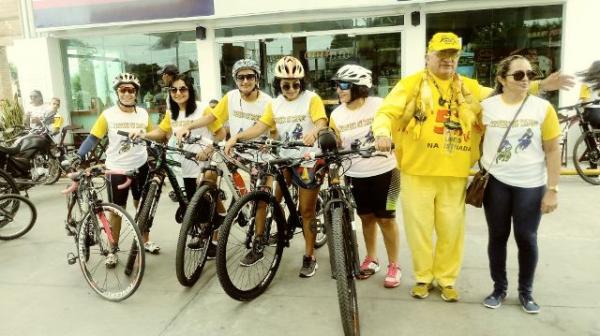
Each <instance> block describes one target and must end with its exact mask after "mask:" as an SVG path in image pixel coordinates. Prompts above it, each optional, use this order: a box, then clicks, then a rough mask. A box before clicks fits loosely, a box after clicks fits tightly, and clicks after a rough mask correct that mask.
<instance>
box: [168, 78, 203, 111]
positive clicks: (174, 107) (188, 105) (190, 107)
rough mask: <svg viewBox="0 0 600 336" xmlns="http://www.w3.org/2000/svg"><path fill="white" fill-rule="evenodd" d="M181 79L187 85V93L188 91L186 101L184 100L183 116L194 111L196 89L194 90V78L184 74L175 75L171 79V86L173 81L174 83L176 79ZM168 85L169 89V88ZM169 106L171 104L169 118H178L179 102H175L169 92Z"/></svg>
mask: <svg viewBox="0 0 600 336" xmlns="http://www.w3.org/2000/svg"><path fill="white" fill-rule="evenodd" d="M178 80H181V81H183V82H184V83H185V86H187V88H188V93H189V96H188V97H189V98H188V100H187V102H185V116H186V117H187V116H189V115H190V114H192V113H194V111H196V107H197V106H196V91H194V79H193V78H192V77H190V76H187V75H185V74H180V75H177V76H175V79H173V82H172V83H171V87H173V83H175V82H176V81H178ZM171 87H169V89H170V88H171ZM169 106H171V118H172V119H173V120H177V118H179V104H177V103H176V102H175V101H174V100H173V97H171V93H170V92H169Z"/></svg>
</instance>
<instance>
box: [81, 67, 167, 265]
mask: <svg viewBox="0 0 600 336" xmlns="http://www.w3.org/2000/svg"><path fill="white" fill-rule="evenodd" d="M113 89H114V90H115V91H116V93H117V104H116V105H115V106H112V107H110V108H108V109H106V110H104V111H102V113H101V114H100V116H99V117H98V119H97V120H96V122H95V123H94V126H93V127H92V129H91V130H90V135H89V136H88V137H87V138H86V139H85V141H84V142H83V143H82V144H81V146H80V147H79V150H78V152H77V155H78V156H79V158H80V160H81V159H83V158H85V156H86V155H87V154H88V153H89V152H90V151H92V150H93V149H94V147H96V145H97V144H98V143H99V142H100V139H102V138H104V137H105V136H106V137H108V148H107V149H106V163H105V164H106V168H108V169H113V170H124V171H131V170H137V171H138V173H137V174H136V176H135V177H134V178H133V181H132V183H131V185H130V186H129V187H127V188H124V189H120V188H118V186H119V185H121V184H123V183H124V182H125V181H126V177H125V176H123V175H111V176H110V177H109V182H110V189H109V200H110V202H112V203H115V204H117V205H120V206H122V207H123V208H126V205H127V198H128V195H129V191H130V190H131V194H132V197H133V204H134V207H135V208H136V209H137V206H138V202H139V200H140V197H141V195H142V189H143V187H144V184H145V183H146V178H147V176H148V163H147V161H148V153H147V152H146V148H145V147H142V146H131V145H129V144H127V143H123V140H124V139H123V136H121V135H119V134H117V132H118V131H125V132H144V131H150V130H151V129H152V127H153V126H152V123H151V122H150V118H149V116H148V112H147V111H146V110H145V109H143V108H141V107H136V105H135V104H136V101H137V94H138V92H139V90H140V82H139V80H138V79H137V77H136V76H135V75H134V74H130V73H121V74H119V75H118V76H117V77H116V78H115V79H114V80H113ZM110 222H111V224H112V226H113V233H114V232H116V234H115V236H116V237H115V240H116V241H117V243H118V239H119V237H118V232H119V230H120V227H121V218H120V217H119V216H116V215H114V214H110ZM142 234H143V235H144V249H145V250H146V251H148V252H151V253H156V252H158V250H159V249H160V248H159V247H158V245H156V244H155V243H153V242H151V241H150V240H149V232H142ZM113 248H114V250H113V251H112V252H111V253H109V254H108V255H107V257H106V261H105V264H106V266H107V267H115V266H116V265H117V263H118V260H119V258H118V252H120V253H123V251H121V250H119V249H118V246H114V247H113Z"/></svg>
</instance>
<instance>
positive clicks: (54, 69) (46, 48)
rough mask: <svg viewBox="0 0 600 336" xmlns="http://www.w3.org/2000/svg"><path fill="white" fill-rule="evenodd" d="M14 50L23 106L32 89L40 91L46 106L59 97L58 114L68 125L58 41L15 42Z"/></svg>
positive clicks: (35, 39) (31, 40)
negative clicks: (59, 106) (53, 98)
mask: <svg viewBox="0 0 600 336" xmlns="http://www.w3.org/2000/svg"><path fill="white" fill-rule="evenodd" d="M11 51H12V52H14V55H15V56H16V57H15V59H14V60H12V61H13V62H14V63H15V65H16V66H17V69H18V74H19V86H20V90H21V95H22V98H23V103H24V104H25V105H27V104H29V93H31V91H32V90H40V91H41V92H42V95H43V96H44V102H45V103H47V102H50V99H51V98H52V97H58V98H60V100H61V108H60V111H59V112H60V114H61V115H62V116H63V118H64V119H65V125H67V124H69V123H70V122H71V120H70V114H69V113H67V102H66V94H65V93H66V92H65V89H66V85H65V81H64V71H63V66H62V58H61V54H60V44H59V40H58V39H55V38H48V37H44V38H34V39H23V40H15V44H14V47H13V48H12V50H11Z"/></svg>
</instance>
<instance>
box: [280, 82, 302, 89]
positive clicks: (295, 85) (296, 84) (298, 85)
mask: <svg viewBox="0 0 600 336" xmlns="http://www.w3.org/2000/svg"><path fill="white" fill-rule="evenodd" d="M281 88H282V89H283V90H284V91H289V90H290V89H291V88H294V90H298V89H300V83H294V84H292V85H290V84H283V85H281Z"/></svg>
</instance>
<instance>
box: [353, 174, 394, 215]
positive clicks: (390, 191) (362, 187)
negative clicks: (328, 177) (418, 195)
mask: <svg viewBox="0 0 600 336" xmlns="http://www.w3.org/2000/svg"><path fill="white" fill-rule="evenodd" d="M346 182H347V183H351V184H352V195H353V196H354V200H355V201H356V208H357V209H356V212H357V213H358V214H359V215H369V214H373V215H375V217H377V218H395V217H396V201H397V200H398V195H399V193H400V172H399V171H398V169H396V168H394V169H392V170H390V171H389V172H387V173H383V174H380V175H376V176H369V177H348V176H347V177H346Z"/></svg>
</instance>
